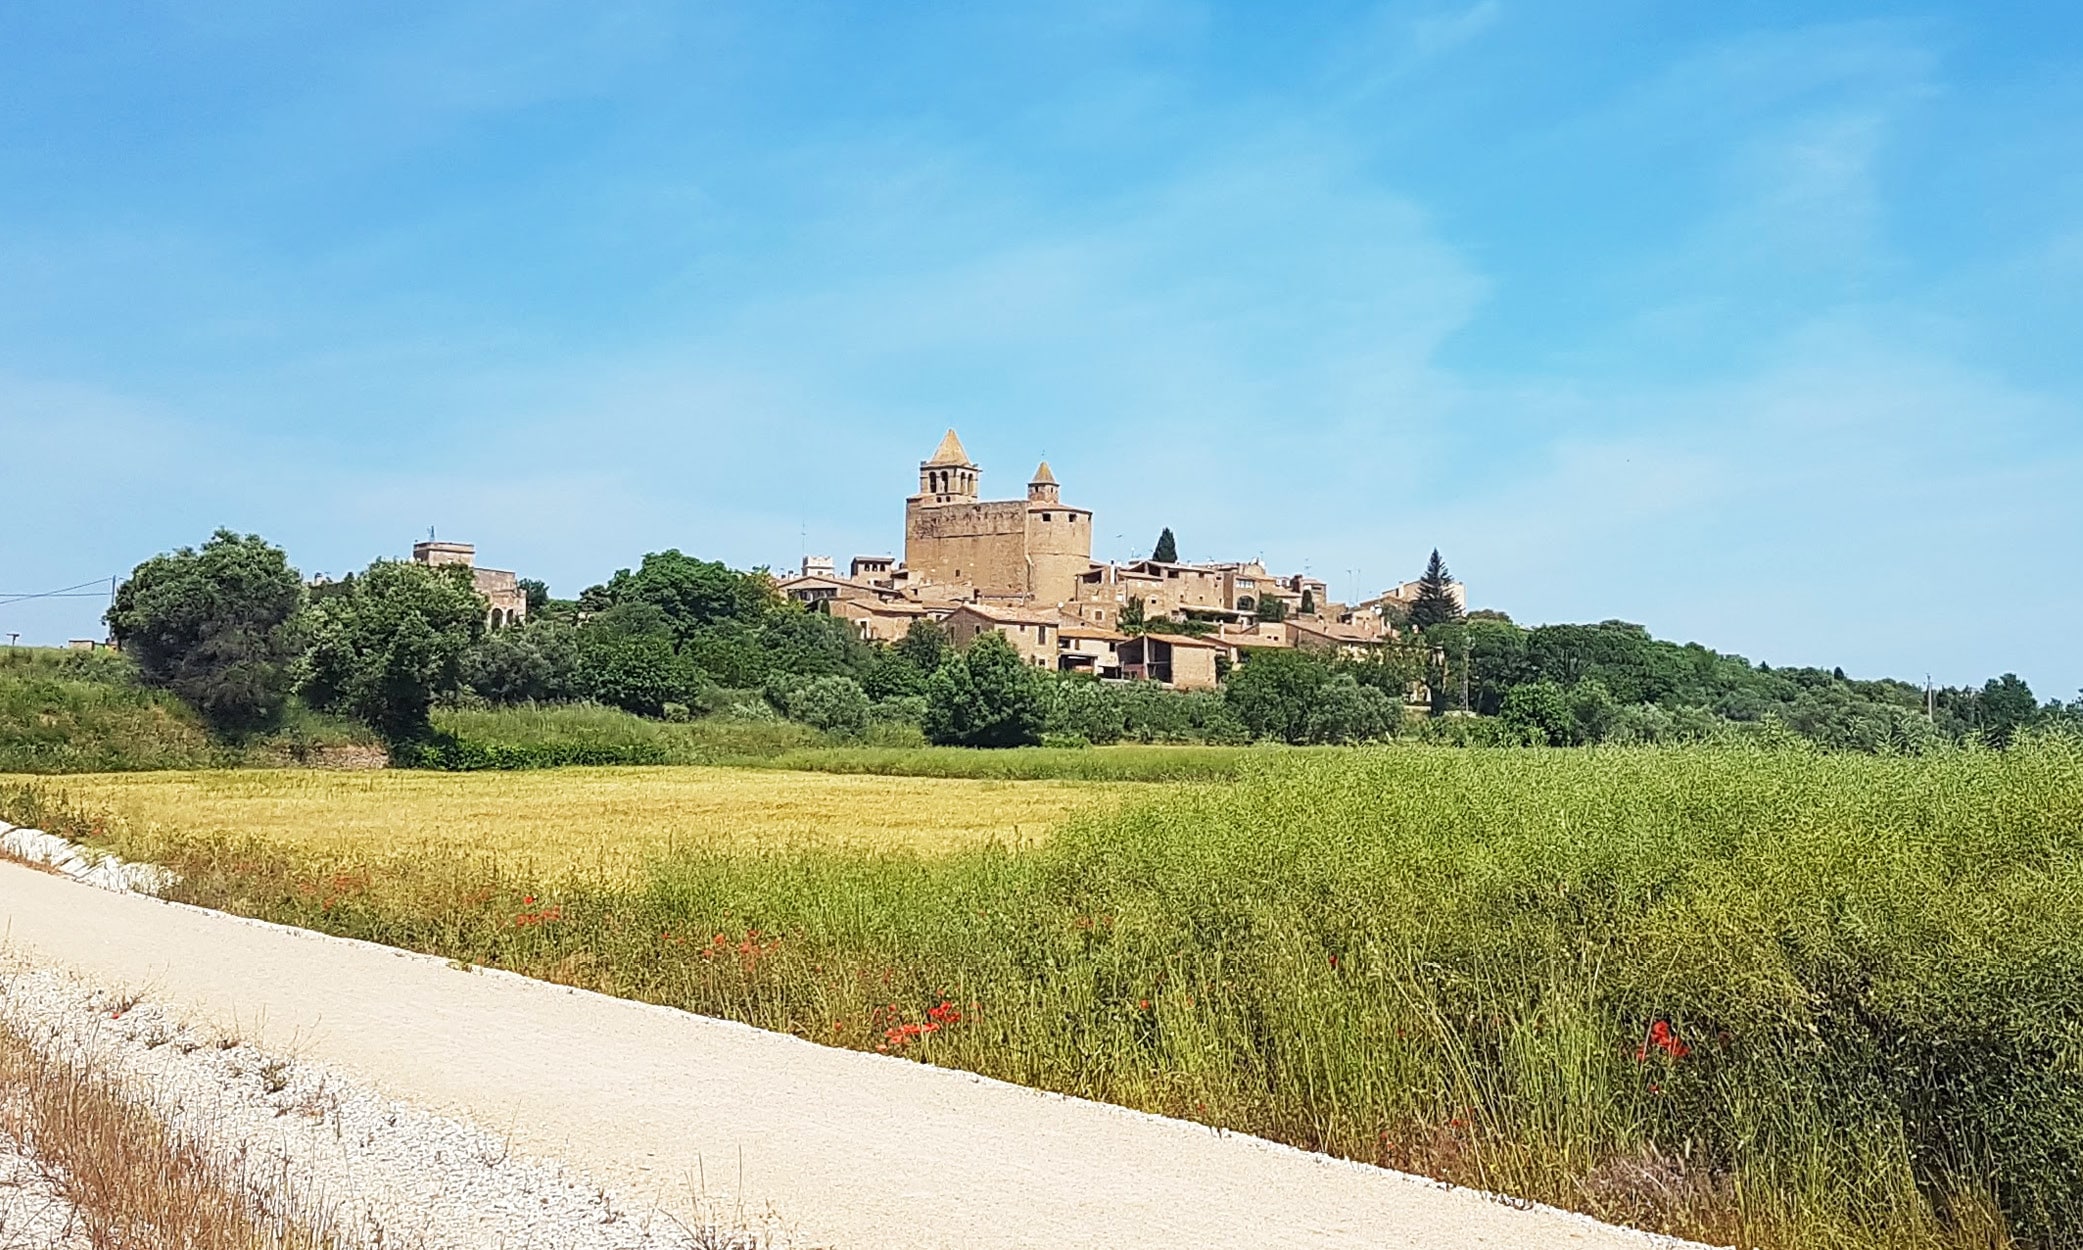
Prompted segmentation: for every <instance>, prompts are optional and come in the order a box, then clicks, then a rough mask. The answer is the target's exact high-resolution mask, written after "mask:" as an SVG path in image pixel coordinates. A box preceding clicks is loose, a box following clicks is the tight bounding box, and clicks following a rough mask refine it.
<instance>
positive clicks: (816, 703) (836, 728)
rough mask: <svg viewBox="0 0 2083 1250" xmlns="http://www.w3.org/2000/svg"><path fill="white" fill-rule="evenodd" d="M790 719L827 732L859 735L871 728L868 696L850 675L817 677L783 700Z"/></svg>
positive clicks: (790, 692)
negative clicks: (869, 724) (869, 725)
mask: <svg viewBox="0 0 2083 1250" xmlns="http://www.w3.org/2000/svg"><path fill="white" fill-rule="evenodd" d="M784 704H785V710H786V711H787V713H788V718H789V719H790V720H795V721H801V722H802V723H804V724H805V725H808V726H810V727H811V728H812V729H821V730H823V731H824V732H826V733H835V734H848V735H853V734H858V733H860V732H861V731H862V730H863V729H866V728H867V727H868V695H867V692H866V691H864V690H862V689H861V684H860V683H859V682H857V681H855V680H854V679H853V678H851V677H841V676H836V675H835V676H827V677H814V678H812V679H810V680H809V681H806V682H804V683H803V684H802V685H800V686H797V687H796V688H795V689H794V690H791V691H789V693H788V695H787V696H786V698H785V699H784Z"/></svg>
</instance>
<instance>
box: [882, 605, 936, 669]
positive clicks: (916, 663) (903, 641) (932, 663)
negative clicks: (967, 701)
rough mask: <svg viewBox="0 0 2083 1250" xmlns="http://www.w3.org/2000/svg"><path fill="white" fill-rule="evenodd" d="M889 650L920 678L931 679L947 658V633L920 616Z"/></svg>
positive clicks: (934, 622)
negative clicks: (915, 670) (916, 672)
mask: <svg viewBox="0 0 2083 1250" xmlns="http://www.w3.org/2000/svg"><path fill="white" fill-rule="evenodd" d="M890 649H891V651H893V652H894V653H895V654H896V655H897V657H898V658H899V659H902V660H903V661H904V662H905V663H906V664H909V665H911V667H913V668H914V669H917V670H918V672H919V674H920V675H921V676H925V677H931V676H932V675H933V674H934V673H935V672H937V671H939V668H940V662H941V661H942V660H945V659H946V658H947V653H948V640H947V631H946V630H945V629H942V628H941V627H940V623H939V622H938V621H934V620H929V619H927V618H926V617H923V616H922V617H920V618H919V619H917V620H915V621H913V622H912V623H911V624H910V625H909V626H908V627H906V629H905V630H904V636H903V637H902V638H899V639H898V640H897V644H896V645H895V646H894V647H892V648H890Z"/></svg>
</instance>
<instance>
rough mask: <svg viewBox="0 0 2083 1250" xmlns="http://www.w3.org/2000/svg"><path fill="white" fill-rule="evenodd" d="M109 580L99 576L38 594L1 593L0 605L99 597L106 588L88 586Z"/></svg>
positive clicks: (105, 592) (104, 592) (103, 593)
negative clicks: (91, 588)
mask: <svg viewBox="0 0 2083 1250" xmlns="http://www.w3.org/2000/svg"><path fill="white" fill-rule="evenodd" d="M107 580H108V579H107V578H103V577H97V578H95V579H94V580H93V581H90V582H81V583H80V584H79V585H77V586H66V587H62V588H61V589H58V590H45V591H39V592H38V593H36V594H29V595H13V594H0V607H5V606H6V605H8V604H10V603H23V602H26V601H28V600H30V599H99V598H101V597H102V596H103V595H105V594H107V593H108V592H107V591H105V590H88V589H87V587H89V586H99V585H101V584H102V583H103V582H105V581H107Z"/></svg>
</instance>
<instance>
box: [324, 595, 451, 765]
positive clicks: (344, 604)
mask: <svg viewBox="0 0 2083 1250" xmlns="http://www.w3.org/2000/svg"><path fill="white" fill-rule="evenodd" d="M485 611H486V608H485V601H484V599H483V598H482V597H481V596H480V595H479V594H478V593H477V591H476V590H474V589H473V588H472V587H471V584H470V570H469V569H468V568H466V567H464V566H462V565H443V566H439V567H431V568H430V567H428V566H427V565H424V564H411V563H405V562H400V561H394V560H379V561H377V562H376V563H374V564H372V565H370V566H369V567H368V569H367V571H365V572H363V573H362V574H361V575H360V576H358V577H356V578H355V579H354V581H353V583H352V585H351V586H350V587H349V588H348V589H347V591H346V592H345V593H343V594H336V595H330V596H328V597H327V598H325V599H324V600H322V601H320V602H319V604H318V605H317V607H316V608H315V609H314V612H313V615H314V616H315V618H316V619H315V622H314V626H313V631H312V632H313V643H312V648H311V668H310V675H309V677H308V679H307V680H306V682H305V687H304V689H305V693H306V694H307V695H308V696H309V697H310V698H311V700H312V701H313V702H314V703H316V704H317V705H318V706H320V707H324V708H331V709H335V710H338V711H342V712H345V713H347V714H348V715H351V716H354V717H356V718H358V719H360V720H362V721H363V722H365V723H366V724H368V725H369V726H370V727H371V728H373V729H375V730H376V731H377V732H378V733H380V734H382V735H383V737H384V738H385V740H386V741H389V742H391V743H394V744H397V743H410V742H417V741H422V740H424V739H426V738H428V737H430V736H431V734H432V726H431V724H430V723H429V721H428V719H427V713H428V709H429V708H431V707H432V706H433V704H434V700H435V699H436V698H438V697H440V696H442V695H445V694H448V693H449V692H451V691H453V690H455V689H457V688H458V687H459V686H460V685H461V684H462V673H463V656H464V655H465V653H467V652H468V651H469V650H470V647H471V645H472V644H473V643H475V642H476V641H477V640H478V638H480V637H481V636H482V635H483V634H484V629H485Z"/></svg>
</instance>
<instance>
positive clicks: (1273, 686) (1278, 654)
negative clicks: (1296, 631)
mask: <svg viewBox="0 0 2083 1250" xmlns="http://www.w3.org/2000/svg"><path fill="white" fill-rule="evenodd" d="M1273 602H1278V601H1277V600H1274V601H1273ZM1330 679H1331V669H1330V666H1329V665H1328V664H1326V663H1324V661H1322V660H1320V659H1318V658H1317V657H1316V656H1314V655H1311V654H1309V653H1308V652H1306V651H1299V650H1296V651H1284V650H1280V651H1276V650H1267V651H1255V652H1253V653H1252V654H1251V656H1250V658H1249V659H1247V660H1246V661H1245V662H1244V665H1243V667H1242V668H1240V669H1238V670H1237V671H1236V672H1234V673H1232V674H1230V679H1229V684H1228V686H1227V687H1226V688H1225V694H1226V696H1227V698H1228V700H1229V705H1230V710H1231V711H1233V712H1235V713H1236V714H1237V719H1238V720H1240V721H1242V722H1243V723H1244V727H1245V728H1246V729H1248V730H1250V731H1251V734H1252V736H1253V737H1256V738H1271V739H1273V740H1275V741H1277V742H1307V741H1309V716H1310V713H1311V711H1313V710H1314V708H1315V706H1316V701H1317V697H1318V695H1319V693H1320V692H1321V691H1322V690H1323V687H1324V683H1325V682H1328V681H1329V680H1330Z"/></svg>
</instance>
